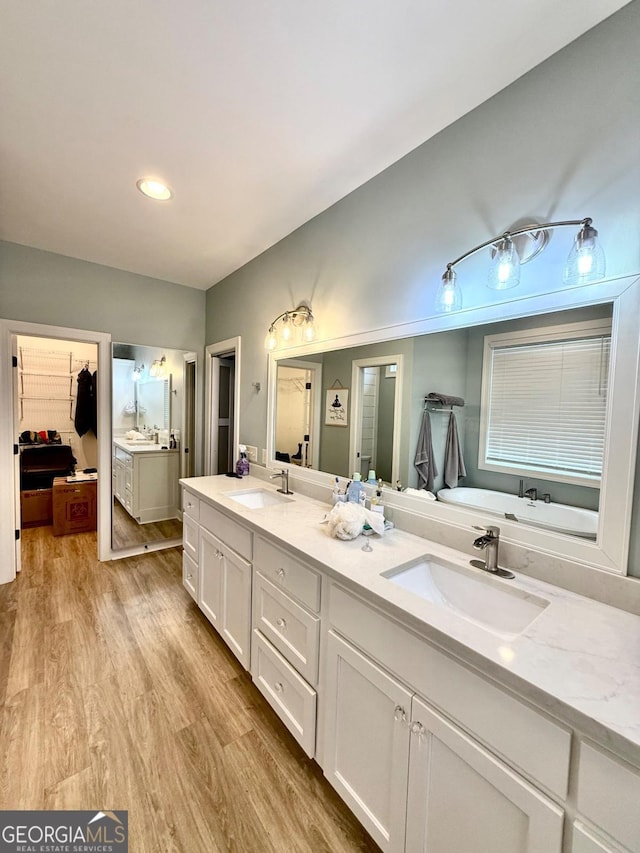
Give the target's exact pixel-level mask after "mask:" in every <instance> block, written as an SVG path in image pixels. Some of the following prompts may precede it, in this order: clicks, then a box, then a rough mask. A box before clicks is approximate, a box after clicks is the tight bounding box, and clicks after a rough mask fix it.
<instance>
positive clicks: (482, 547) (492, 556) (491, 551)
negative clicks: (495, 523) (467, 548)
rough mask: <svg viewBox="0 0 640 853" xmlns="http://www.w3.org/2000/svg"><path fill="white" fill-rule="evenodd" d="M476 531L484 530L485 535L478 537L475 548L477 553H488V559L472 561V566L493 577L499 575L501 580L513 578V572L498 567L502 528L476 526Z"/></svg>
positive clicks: (474, 543)
mask: <svg viewBox="0 0 640 853" xmlns="http://www.w3.org/2000/svg"><path fill="white" fill-rule="evenodd" d="M474 530H483V531H484V535H483V536H478V538H477V539H475V540H474V542H473V547H474V548H475V549H476V551H486V555H487V558H486V560H485V561H483V560H470V561H469V562H470V563H471V565H472V566H475V568H476V569H482V570H483V571H485V572H489V573H490V574H492V575H498V576H499V577H501V578H513V577H515V575H514V574H513V572H510V571H508V570H507V569H501V568H499V567H498V548H499V547H500V528H499V527H477V526H475V525H474Z"/></svg>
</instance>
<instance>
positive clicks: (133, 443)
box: [125, 438, 155, 447]
mask: <svg viewBox="0 0 640 853" xmlns="http://www.w3.org/2000/svg"><path fill="white" fill-rule="evenodd" d="M125 444H128V445H129V446H130V447H149V446H150V445H152V444H155V441H147V439H146V438H145V439H138V440H137V441H126V442H125Z"/></svg>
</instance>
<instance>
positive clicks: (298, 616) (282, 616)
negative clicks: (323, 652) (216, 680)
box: [253, 572, 320, 686]
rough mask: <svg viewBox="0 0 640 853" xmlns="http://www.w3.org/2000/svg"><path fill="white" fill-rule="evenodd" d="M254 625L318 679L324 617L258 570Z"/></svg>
mask: <svg viewBox="0 0 640 853" xmlns="http://www.w3.org/2000/svg"><path fill="white" fill-rule="evenodd" d="M253 627H254V628H259V629H260V631H262V633H263V634H264V635H265V636H266V637H267V638H268V639H269V640H270V641H271V642H272V643H273V645H274V646H275V647H276V648H277V649H278V651H279V652H280V653H281V654H282V655H284V657H285V658H286V659H287V660H288V661H289V663H290V664H292V665H293V666H294V667H295V668H296V669H297V671H298V672H299V673H300V675H302V676H304V678H306V680H307V681H308V682H309V683H310V684H313V685H314V686H316V685H317V683H318V649H319V646H320V619H319V618H318V617H317V616H314V615H313V614H311V613H309V611H308V610H305V608H303V607H301V606H300V605H299V604H297V603H296V602H295V601H294V600H293V599H292V598H289V596H288V595H285V593H284V592H282V591H281V590H279V589H278V588H277V587H275V586H274V585H273V584H272V583H271V582H270V581H268V580H267V579H266V578H265V577H264V576H263V575H262V574H260V572H254V584H253Z"/></svg>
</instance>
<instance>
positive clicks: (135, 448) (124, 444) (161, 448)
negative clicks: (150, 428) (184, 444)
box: [113, 438, 178, 453]
mask: <svg viewBox="0 0 640 853" xmlns="http://www.w3.org/2000/svg"><path fill="white" fill-rule="evenodd" d="M113 443H114V444H115V446H116V447H119V448H120V450H125V451H126V452H127V453H177V452H178V451H177V450H169V447H168V446H167V445H163V444H155V442H154V443H151V441H150V440H149V441H144V442H143V441H127V440H126V439H125V438H114V439H113Z"/></svg>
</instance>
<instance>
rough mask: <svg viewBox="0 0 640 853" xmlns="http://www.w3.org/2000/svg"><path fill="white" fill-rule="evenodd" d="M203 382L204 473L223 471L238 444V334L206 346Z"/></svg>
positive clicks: (230, 466) (229, 466) (229, 468)
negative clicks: (204, 418) (204, 384)
mask: <svg viewBox="0 0 640 853" xmlns="http://www.w3.org/2000/svg"><path fill="white" fill-rule="evenodd" d="M205 383H206V388H205V406H206V436H205V474H212V475H215V474H226V473H228V472H230V471H233V465H234V459H235V458H236V457H237V453H238V444H239V434H238V406H239V389H240V338H232V339H229V340H226V341H220V342H219V343H217V344H210V345H209V346H208V347H207V348H206V370H205Z"/></svg>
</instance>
